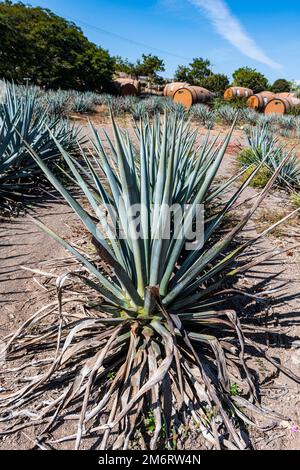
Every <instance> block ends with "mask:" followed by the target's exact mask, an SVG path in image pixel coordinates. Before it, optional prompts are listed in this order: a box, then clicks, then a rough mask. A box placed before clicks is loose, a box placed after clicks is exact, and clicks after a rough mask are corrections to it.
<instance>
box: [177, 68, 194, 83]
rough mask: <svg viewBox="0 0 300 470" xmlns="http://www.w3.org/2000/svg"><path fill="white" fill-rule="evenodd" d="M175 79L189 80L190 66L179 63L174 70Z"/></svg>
mask: <svg viewBox="0 0 300 470" xmlns="http://www.w3.org/2000/svg"><path fill="white" fill-rule="evenodd" d="M174 78H175V80H177V81H178V82H189V81H190V78H191V77H190V68H189V67H186V66H185V65H179V66H178V67H177V69H176V71H175V75H174Z"/></svg>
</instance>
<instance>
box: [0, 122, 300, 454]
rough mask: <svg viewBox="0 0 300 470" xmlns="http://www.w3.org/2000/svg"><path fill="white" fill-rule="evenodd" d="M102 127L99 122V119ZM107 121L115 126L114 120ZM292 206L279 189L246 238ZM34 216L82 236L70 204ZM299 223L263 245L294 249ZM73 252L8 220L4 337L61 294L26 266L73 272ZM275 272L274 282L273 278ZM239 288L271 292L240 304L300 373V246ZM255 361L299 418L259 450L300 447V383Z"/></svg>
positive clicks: (2, 244) (0, 274) (279, 406)
mask: <svg viewBox="0 0 300 470" xmlns="http://www.w3.org/2000/svg"><path fill="white" fill-rule="evenodd" d="M95 124H96V125H97V126H98V125H99V123H98V122H97V119H96V120H95ZM105 126H106V127H107V129H108V130H109V128H108V126H107V124H105ZM217 132H218V130H216V131H214V133H217ZM240 141H241V132H240V131H237V133H236V134H235V135H234V138H233V141H232V142H231V145H230V147H229V149H228V154H227V155H226V157H225V159H224V161H223V164H222V167H221V170H220V172H219V175H218V176H219V177H220V178H224V177H227V176H230V175H232V174H234V173H236V171H237V169H236V158H235V157H234V154H236V153H237V144H238V143H239V142H240ZM255 194H257V192H256V190H254V189H251V188H250V189H247V191H246V192H245V194H244V203H243V204H242V206H241V207H240V208H239V209H237V211H236V213H237V216H238V215H239V213H243V212H244V211H245V210H247V208H248V207H249V205H250V204H251V201H250V202H249V201H248V200H249V198H251V197H253V196H255ZM289 210H291V208H290V207H289V205H288V199H287V197H286V196H285V194H284V193H282V192H278V191H273V192H272V195H270V196H269V197H268V198H267V199H266V201H265V202H264V204H263V206H262V208H261V209H259V211H258V213H257V215H256V217H255V220H254V222H252V223H251V224H249V226H248V227H247V230H246V231H245V235H247V236H253V235H255V234H256V233H257V232H261V231H262V230H263V229H264V218H263V216H264V211H269V212H270V211H271V212H272V211H274V212H282V213H283V214H286V213H287V212H288V211H289ZM31 213H32V215H34V216H35V217H38V218H40V219H41V220H42V221H43V222H44V223H45V224H47V225H48V226H49V227H51V228H52V229H53V230H54V231H56V232H57V233H59V235H61V236H62V237H65V238H67V239H68V240H72V241H74V239H75V238H76V237H77V238H78V233H77V218H76V215H75V214H74V213H73V212H72V210H71V209H70V208H69V207H68V206H67V205H66V204H64V203H62V202H57V201H53V202H50V203H47V206H45V207H37V208H35V209H34V210H31ZM299 220H300V219H298V222H297V223H293V224H287V225H286V228H285V229H284V230H283V232H282V233H281V234H280V237H277V236H276V237H275V236H268V237H266V238H264V239H263V240H262V241H261V242H260V244H259V248H260V249H261V250H265V249H270V248H280V247H292V246H293V245H294V244H295V243H297V242H298V243H300V237H299V234H300V231H299ZM66 257H68V254H67V253H66V252H65V250H64V249H63V248H62V247H61V246H60V245H59V244H58V243H57V242H55V241H54V240H52V239H51V238H50V237H49V236H48V235H47V234H45V233H43V232H42V231H41V230H40V229H39V228H37V227H36V226H35V225H34V224H33V222H32V221H31V220H30V217H29V215H25V216H24V217H20V218H18V219H14V220H11V221H2V222H1V223H0V263H1V265H0V309H1V315H0V339H1V338H2V337H3V336H5V335H7V334H8V333H11V332H13V331H14V330H15V329H16V328H17V327H18V326H19V325H20V324H21V323H23V322H24V320H26V319H27V318H29V316H30V315H31V314H33V313H34V312H35V311H37V310H38V309H39V308H41V306H43V305H44V304H45V303H47V302H49V301H50V300H53V299H55V295H56V293H55V289H53V290H50V291H49V290H45V288H44V286H43V285H42V284H41V283H39V277H38V276H35V275H34V274H33V273H31V272H29V271H24V270H23V269H21V268H20V266H21V265H22V266H25V267H29V268H30V267H31V268H38V269H41V270H43V267H45V266H47V269H45V270H46V271H47V270H49V269H50V270H51V267H50V268H49V261H51V260H52V261H54V260H57V262H56V265H58V266H60V267H59V269H58V270H56V272H58V271H59V272H61V273H63V272H65V271H66V268H65V267H64V259H65V258H66ZM270 276H271V277H272V279H271V281H270V283H269V284H268V286H267V287H266V286H265V285H264V284H265V280H266V279H268V278H269V277H270ZM284 282H287V285H286V286H285V287H284V290H283V291H282V292H280V295H281V296H283V299H281V300H280V299H279V300H276V301H275V302H271V299H270V295H269V294H263V290H266V289H267V290H270V289H274V288H278V287H279V286H281V285H282V284H283V283H284ZM254 286H256V287H254ZM238 288H240V289H243V290H247V291H251V292H253V293H254V294H255V295H258V294H260V295H261V296H262V297H263V300H262V301H259V302H257V301H255V300H254V299H251V301H249V302H248V303H247V305H245V304H244V301H243V300H242V298H241V297H237V299H236V302H237V305H238V306H240V310H241V314H242V317H243V319H244V322H245V321H246V320H247V316H248V318H250V317H251V319H253V318H254V319H255V321H257V325H258V327H259V326H261V327H262V326H266V325H267V324H269V325H272V326H273V327H274V326H275V327H277V328H279V329H280V331H279V333H278V334H275V335H274V334H271V333H261V334H260V337H259V341H260V343H261V345H262V346H264V347H266V346H267V345H268V347H269V353H270V354H271V355H272V356H273V357H274V358H277V359H278V360H279V361H280V363H281V364H282V365H284V366H286V367H288V368H290V369H292V370H293V372H294V373H295V374H297V375H298V376H300V344H299V343H296V341H298V342H299V340H300V296H299V295H298V296H297V294H299V292H300V249H299V247H298V248H294V249H293V250H292V249H289V250H287V251H286V252H285V253H283V254H281V255H280V256H278V257H277V258H276V259H275V261H273V262H269V263H267V264H265V265H263V266H261V267H259V268H255V269H254V268H253V269H252V270H251V271H250V272H248V273H246V274H245V276H243V277H242V278H241V279H240V281H239V284H238ZM251 289H252V290H251ZM278 295H279V294H278ZM297 344H298V345H299V349H298V346H297ZM249 365H251V367H252V368H253V369H254V370H255V371H256V372H257V374H258V376H259V377H260V379H261V381H262V382H264V381H265V382H266V384H268V388H266V389H265V395H264V396H263V397H262V403H263V404H264V405H265V406H267V407H269V408H271V409H273V410H275V411H277V412H279V413H282V414H283V415H284V416H286V417H287V418H290V419H291V422H290V423H289V424H287V423H286V422H283V423H282V426H281V427H280V428H277V429H275V430H270V432H269V433H264V434H261V433H260V432H258V431H254V432H252V433H251V434H252V439H253V442H254V445H255V447H256V448H258V449H259V448H262V449H300V412H299V402H300V394H299V392H300V387H299V385H297V384H296V383H295V382H293V381H291V380H290V379H288V378H287V377H286V376H285V375H284V374H282V373H280V374H277V375H276V374H275V368H274V367H273V366H271V365H270V364H269V363H268V362H266V361H264V360H260V359H257V360H256V359H254V360H253V361H252V362H251V364H249ZM272 387H273V388H272ZM0 388H1V382H0ZM276 397H277V398H276ZM278 397H279V398H278ZM258 418H259V417H258ZM264 424H266V423H264ZM298 428H299V430H297V429H298ZM30 447H32V442H30V440H27V439H26V438H24V436H22V435H17V436H11V437H8V438H5V439H3V438H0V449H17V448H18V449H19V448H30ZM187 447H190V448H191V447H197V436H192V437H191V438H190V439H189V442H188V443H187Z"/></svg>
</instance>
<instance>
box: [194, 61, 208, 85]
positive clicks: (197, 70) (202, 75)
mask: <svg viewBox="0 0 300 470" xmlns="http://www.w3.org/2000/svg"><path fill="white" fill-rule="evenodd" d="M212 73H213V72H212V69H211V62H210V61H209V60H208V59H202V57H196V58H195V59H193V61H192V62H191V63H190V82H191V83H192V84H193V85H199V86H202V83H203V81H204V80H205V79H207V78H208V77H209V76H210V75H212Z"/></svg>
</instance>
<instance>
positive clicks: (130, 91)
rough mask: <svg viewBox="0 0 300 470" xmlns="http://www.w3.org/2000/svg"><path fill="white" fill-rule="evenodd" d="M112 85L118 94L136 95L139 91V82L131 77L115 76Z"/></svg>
mask: <svg viewBox="0 0 300 470" xmlns="http://www.w3.org/2000/svg"><path fill="white" fill-rule="evenodd" d="M114 85H115V88H116V90H117V93H118V94H119V95H122V96H125V95H138V94H139V93H140V91H141V83H140V81H139V80H134V79H132V78H117V79H116V80H114Z"/></svg>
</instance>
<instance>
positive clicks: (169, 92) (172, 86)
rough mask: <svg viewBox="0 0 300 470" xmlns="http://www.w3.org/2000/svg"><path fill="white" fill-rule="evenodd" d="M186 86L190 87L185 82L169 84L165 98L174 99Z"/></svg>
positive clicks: (165, 90)
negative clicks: (177, 92) (178, 91)
mask: <svg viewBox="0 0 300 470" xmlns="http://www.w3.org/2000/svg"><path fill="white" fill-rule="evenodd" d="M186 86H189V83H185V82H174V83H168V84H167V85H166V86H165V88H164V96H170V97H171V98H173V96H174V94H175V93H176V91H177V90H179V89H180V88H184V87H186Z"/></svg>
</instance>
